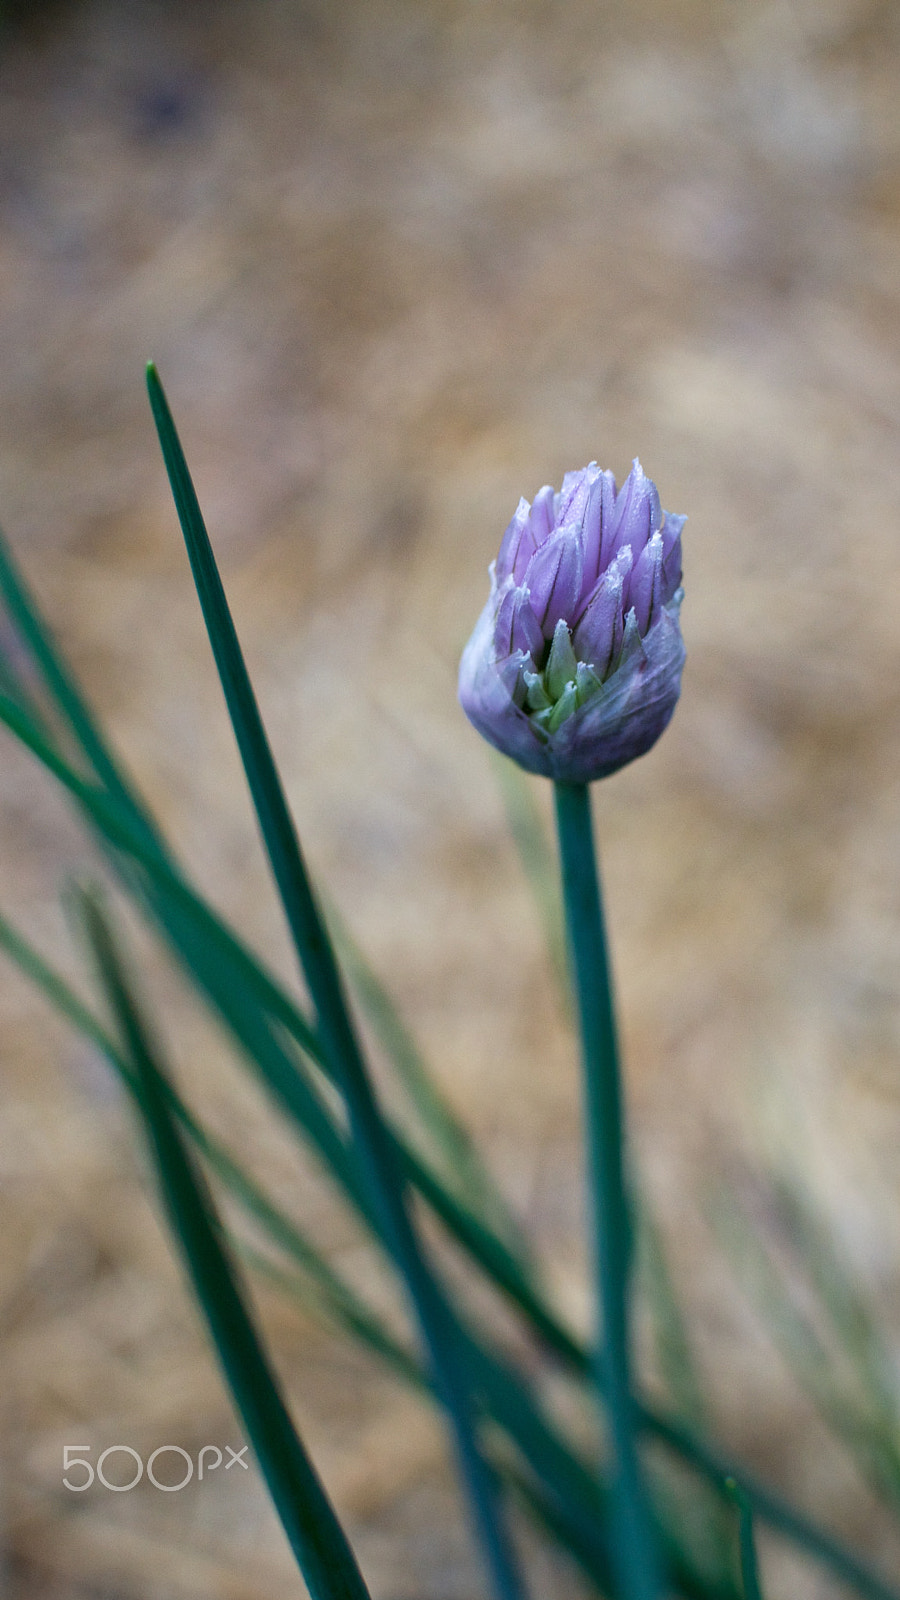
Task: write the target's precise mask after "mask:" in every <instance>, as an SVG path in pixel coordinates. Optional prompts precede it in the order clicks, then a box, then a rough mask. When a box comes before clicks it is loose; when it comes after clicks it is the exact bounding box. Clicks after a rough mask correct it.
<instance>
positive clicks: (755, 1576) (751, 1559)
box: [726, 1478, 763, 1600]
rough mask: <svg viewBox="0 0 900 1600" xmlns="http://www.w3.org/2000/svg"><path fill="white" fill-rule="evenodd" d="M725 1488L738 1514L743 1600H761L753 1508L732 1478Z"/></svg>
mask: <svg viewBox="0 0 900 1600" xmlns="http://www.w3.org/2000/svg"><path fill="white" fill-rule="evenodd" d="M726 1488H727V1489H728V1492H729V1494H730V1495H731V1496H732V1498H733V1500H734V1503H735V1505H736V1506H737V1512H738V1550H739V1556H740V1567H741V1584H742V1586H743V1590H744V1600H763V1594H762V1589H761V1587H760V1582H759V1563H758V1562H757V1559H756V1539H755V1537H754V1533H753V1507H752V1506H751V1504H750V1501H749V1499H748V1498H747V1495H746V1494H745V1493H744V1491H743V1489H741V1487H740V1485H739V1484H737V1483H735V1481H734V1479H733V1478H729V1479H728V1482H727V1484H726Z"/></svg>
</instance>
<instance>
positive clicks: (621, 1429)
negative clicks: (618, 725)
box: [554, 782, 662, 1600]
mask: <svg viewBox="0 0 900 1600" xmlns="http://www.w3.org/2000/svg"><path fill="white" fill-rule="evenodd" d="M554 788H555V798H556V823H557V833H558V837H559V850H560V862H561V867H562V881H563V899H564V903H565V912H566V929H567V933H568V939H569V951H570V959H571V966H572V977H573V987H574V990H575V999H576V1004H577V1010H578V1018H579V1023H580V1032H581V1054H582V1066H583V1072H584V1103H585V1137H586V1145H587V1165H588V1176H589V1184H590V1193H591V1198H592V1226H593V1238H592V1247H593V1268H594V1276H595V1283H596V1304H597V1307H598V1310H599V1312H600V1315H601V1318H602V1329H601V1330H598V1332H597V1335H596V1338H595V1346H594V1351H595V1355H594V1359H595V1367H596V1378H597V1385H598V1389H600V1390H601V1391H602V1392H603V1393H604V1395H605V1399H606V1407H607V1414H608V1417H609V1429H610V1438H611V1444H612V1457H613V1460H612V1489H613V1494H612V1536H613V1560H614V1564H615V1571H616V1575H617V1579H618V1593H619V1595H620V1596H621V1597H622V1600H659V1596H660V1594H661V1592H662V1591H661V1582H660V1573H659V1565H658V1559H657V1554H656V1540H655V1534H654V1529H653V1519H652V1515H651V1511H650V1505H649V1501H648V1498H647V1494H646V1490H645V1488H644V1483H643V1478H642V1473H641V1465H640V1460H639V1457H638V1451H637V1426H638V1419H637V1414H636V1407H635V1403H634V1398H633V1394H632V1386H631V1353H630V1319H629V1295H628V1280H629V1258H630V1254H631V1250H630V1241H631V1220H630V1216H629V1208H628V1199H627V1193H626V1182H625V1168H624V1115H623V1105H622V1087H621V1076H620V1071H619V1052H618V1041H617V1037H616V1024H615V1015H614V1012H613V1001H612V985H611V981H610V971H609V960H608V956H607V948H606V934H605V929H604V923H603V909H602V905H601V900H600V884H599V877H598V872H597V861H596V854H595V849H594V835H593V827H592V821H591V808H590V794H589V790H588V787H587V785H586V784H577V783H559V782H558V783H556V784H555V786H554Z"/></svg>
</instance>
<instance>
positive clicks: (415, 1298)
mask: <svg viewBox="0 0 900 1600" xmlns="http://www.w3.org/2000/svg"><path fill="white" fill-rule="evenodd" d="M147 388H148V392H149V396H150V404H151V408H152V410H153V417H154V421H155V422H156V428H157V432H158V434H159V440H160V445H161V447H162V453H163V458H164V460H165V463H166V469H167V471H168V474H169V482H170V484H171V486H172V493H173V495H174V498H175V505H176V508H177V511H178V517H179V521H180V523H181V528H182V532H183V534H184V539H185V544H186V546H187V550H188V556H189V559H190V563H191V570H192V572H193V575H194V583H195V585H196V588H197V594H198V597H199V600H200V605H201V608H202V611H203V617H204V621H205V623H206V629H207V633H208V635H209V641H210V646H211V648H212V652H213V657H214V659H215V663H216V668H217V670H218V673H219V678H220V681H221V684H222V690H223V693H224V695H225V701H226V705H227V707H228V713H229V716H230V718H231V723H232V727H233V729H234V734H235V738H236V741H237V745H238V750H239V751H240V756H241V760H242V762H243V766H244V772H245V775H246V778H247V784H248V787H249V789H250V794H251V797H252V800H253V806H254V810H255V811H256V816H257V821H258V824H259V828H260V833H261V835H262V840H263V844H264V847H265V851H266V854H267V856H268V859H269V864H270V866H271V869H272V874H273V877H274V879H275V883H276V886H277V889H278V893H279V897H280V899H281V903H282V907H283V909H284V913H285V916H286V918H287V922H288V926H289V928H290V930H291V935H292V938H293V941H294V945H295V948H296V951H297V955H298V958H299V960H300V963H301V966H302V968H303V971H304V973H305V975H306V980H307V983H308V984H309V988H310V992H311V994H312V998H313V1004H314V1006H315V1008H316V1014H317V1018H318V1028H319V1032H320V1035H321V1037H322V1042H323V1044H324V1046H325V1053H326V1056H327V1057H328V1059H329V1060H330V1062H331V1065H332V1067H333V1068H334V1070H335V1072H336V1073H337V1074H338V1077H339V1080H340V1083H341V1087H342V1089H343V1090H344V1094H345V1098H346V1101H347V1108H348V1112H349V1115H350V1123H351V1128H352V1131H353V1137H354V1141H355V1143H356V1146H357V1151H358V1154H359V1157H360V1162H361V1165H362V1167H363V1169H364V1171H365V1175H366V1179H367V1181H368V1185H369V1190H370V1195H371V1199H372V1204H373V1205H374V1206H375V1207H376V1208H377V1210H378V1211H379V1212H380V1213H381V1219H382V1226H383V1230H384V1235H385V1239H386V1243H387V1245H388V1248H389V1249H390V1251H391V1254H392V1255H393V1257H394V1260H395V1262H396V1265H397V1267H398V1269H399V1271H400V1273H401V1274H402V1276H403V1279H404V1281H405V1283H406V1287H407V1291H408V1294H409V1297H410V1300H411V1302H412V1305H413V1308H414V1310H415V1315H416V1319H417V1322H418V1325H419V1330H420V1333H421V1336H422V1338H423V1340H424V1342H425V1346H426V1348H427V1350H428V1356H429V1362H430V1364H431V1366H432V1367H433V1371H434V1376H435V1381H436V1383H437V1384H438V1386H439V1387H440V1389H441V1390H442V1392H443V1394H444V1396H445V1400H446V1406H447V1411H448V1414H449V1417H450V1420H451V1424H452V1431H453V1436H454V1440H455V1444H456V1450H457V1457H458V1462H459V1467H460V1472H461V1476H462V1482H463V1484H464V1487H465V1489H466V1494H467V1497H468V1501H469V1507H470V1511H471V1514H472V1520H473V1525H474V1528H475V1530H476V1532H477V1535H478V1539H479V1542H480V1545H481V1549H482V1553H483V1556H484V1560H485V1565H486V1568H487V1571H488V1573H489V1574H490V1577H491V1582H492V1585H493V1587H494V1589H495V1592H496V1594H497V1596H498V1600H519V1596H520V1595H522V1594H523V1593H524V1582H523V1578H522V1575H521V1573H520V1571H519V1564H518V1558H517V1556H516V1552H515V1549H514V1546H513V1544H512V1541H511V1539H510V1536H509V1533H508V1530H507V1528H506V1523H505V1518H504V1514H503V1511H502V1508H501V1505H500V1501H499V1497H498V1493H497V1485H496V1481H495V1478H494V1475H493V1472H492V1471H491V1470H490V1468H489V1465H488V1463H487V1461H486V1460H485V1458H484V1456H483V1455H482V1452H481V1449H480V1447H479V1443H478V1438H477V1423H476V1415H475V1408H474V1404H473V1399H472V1396H471V1394H470V1392H469V1386H468V1381H467V1377H466V1373H465V1369H464V1367H463V1366H462V1365H461V1363H460V1361H459V1358H458V1354H457V1350H456V1346H455V1327H454V1318H453V1315H452V1312H451V1310H450V1307H449V1306H448V1304H447V1302H446V1300H445V1299H444V1296H443V1293H442V1291H441V1289H440V1288H439V1286H438V1283H437V1280H436V1278H435V1277H434V1276H433V1274H432V1272H431V1269H430V1266H429V1264H428V1261H427V1259H426V1257H425V1255H424V1253H423V1251H422V1249H421V1247H420V1245H419V1241H418V1238H417V1235H416V1232H415V1229H414V1227H413V1223H412V1220H411V1216H410V1213H409V1210H408V1207H407V1200H406V1184H405V1179H404V1178H403V1175H402V1172H401V1171H400V1170H399V1169H398V1167H397V1164H396V1161H395V1156H394V1147H393V1143H392V1141H391V1139H390V1137H389V1135H388V1133H387V1130H386V1128H385V1125H384V1123H383V1122H382V1119H381V1115H380V1112H379V1110H378V1107H377V1104H376V1101H375V1096H374V1092H373V1090H372V1086H371V1084H370V1081H369V1078H368V1074H367V1071H366V1068H365V1064H364V1062H363V1058H362V1055H361V1053H360V1050H359V1046H358V1043H357V1039H356V1034H355V1030H354V1028H353V1024H352V1021H351V1018H350V1014H349V1011H348V1009H347V1005H346V1002H345V999H344V994H343V987H342V984H341V980H340V975H339V972H338V969H337V964H336V961H335V958H334V952H333V950H332V948H331V943H330V941H329V938H328V934H327V930H326V928H325V926H324V923H323V921H322V918H321V916H320V914H319V910H318V907H317V906H316V902H315V898H314V895H313V891H312V886H311V884H310V881H309V877H308V874H307V871H306V867H305V864H304V861H303V856H302V854H301V850H300V843H299V840H298V838H297V833H296V829H295V827H294V823H293V818H292V817H291V814H290V811H289V809H288V805H287V801H286V799H285V795H284V791H283V788H282V785H281V780H280V778H279V775H278V770H277V768H276V765H275V761H274V758H273V755H272V751H271V748H270V746H269V741H268V738H267V736H266V733H265V729H264V727H263V723H262V718H261V716H260V713H259V708H258V706H257V703H256V697H255V695H254V693H253V688H252V685H251V683H250V678H249V674H248V672H247V669H246V666H245V664H244V658H243V655H242V653H241V648H240V645H239V643H238V638H237V634H236V632H235V628H234V623H233V622H232V619H231V613H230V611H229V608H228V602H227V600H226V598H225V591H224V589H223V587H222V582H221V579H220V577H219V572H218V568H217V566H216V562H215V557H214V556H213V552H212V546H211V545H210V542H209V537H208V535H207V532H206V527H205V524H204V522H203V517H202V514H201V511H200V506H199V503H198V500H197V496H196V493H195V491H194V486H193V483H192V481H191V476H190V472H189V470H188V466H187V462H186V461H185V458H184V453H183V451H182V448H181V443H180V441H179V438H178V434H177V432H176V429H175V424H174V421H173V419H172V415H171V412H170V410H169V406H168V403H167V401H166V398H165V395H164V393H163V389H162V385H161V383H160V381H159V377H158V374H157V372H156V368H155V367H154V366H153V365H152V363H151V365H150V366H149V367H148V369H147Z"/></svg>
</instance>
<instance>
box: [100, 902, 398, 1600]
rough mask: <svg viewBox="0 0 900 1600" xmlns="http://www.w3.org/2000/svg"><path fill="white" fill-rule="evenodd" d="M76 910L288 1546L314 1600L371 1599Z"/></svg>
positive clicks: (113, 958)
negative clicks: (104, 991) (92, 955)
mask: <svg viewBox="0 0 900 1600" xmlns="http://www.w3.org/2000/svg"><path fill="white" fill-rule="evenodd" d="M82 907H83V915H84V919H85V926H86V929H87V933H88V937H89V939H90V942H91V945H92V948H93V951H94V955H95V958H96V961H97V965H98V968H99V972H100V977H101V981H102V983H103V985H104V988H105V990H106V992H107V996H108V999H109V1003H110V1007H111V1009H112V1011H113V1014H114V1016H115V1018H116V1022H117V1025H118V1028H119V1030H120V1032H121V1034H122V1037H123V1041H124V1043H125V1046H126V1049H127V1053H128V1056H129V1058H130V1060H131V1062H132V1065H133V1070H134V1074H135V1087H136V1096H137V1102H138V1106H139V1109H140V1112H141V1114H142V1117H143V1120H144V1124H145V1131H146V1133H147V1136H148V1140H149V1143H150V1147H151V1150H152V1152H153V1156H154V1162H155V1166H156V1172H157V1176H158V1179H159V1184H160V1188H161V1191H162V1195H163V1199H164V1202H165V1206H166V1210H167V1212H168V1215H169V1221H170V1224H171V1227H172V1230H173V1233H174V1234H175V1237H176V1239H177V1240H178V1243H179V1245H180V1248H181V1253H182V1255H183V1258H184V1261H185V1264H186V1266H187V1269H188V1274H189V1276H190V1279H191V1282H192V1284H193V1287H194V1292H195V1294H196V1296H197V1299H198V1301H199V1303H200V1306H201V1308H202V1310H203V1314H204V1316H205V1319H206V1323H207V1326H208V1328H209V1331H210V1334H211V1337H212V1340H213V1343H214V1345H215V1347H216V1350H217V1352H218V1356H219V1360H220V1362H221V1365H222V1368H223V1371H224V1373H225V1377H226V1379H227V1382H228V1385H229V1388H230V1390H231V1393H232V1396H233V1398H234V1402H235V1405H236V1407H237V1409H238V1412H239V1413H240V1416H241V1418H242V1419H243V1423H244V1426H245V1428H246V1429H247V1434H248V1436H249V1439H250V1443H251V1445H252V1446H253V1449H254V1452H255V1454H256V1457H257V1460H258V1461H259V1464H260V1467H261V1469H262V1473H263V1476H264V1478H265V1480H266V1482H267V1484H268V1486H269V1492H270V1493H271V1495H272V1499H273V1501H274V1503H275V1507H276V1510H277V1511H278V1514H279V1516H280V1518H281V1522H282V1526H283V1527H284V1530H285V1533H286V1534H287V1537H288V1540H289V1542H290V1545H291V1548H292V1550H293V1551H294V1554H295V1556H296V1558H297V1561H298V1563H299V1565H300V1568H301V1571H302V1572H303V1575H304V1578H305V1579H306V1582H307V1584H308V1585H309V1589H310V1593H311V1594H312V1596H313V1600H369V1594H368V1590H367V1588H366V1585H365V1582H364V1581H363V1577H362V1574H361V1572H360V1570H359V1567H358V1566H357V1563H356V1560H355V1557H354V1555H353V1552H352V1550H351V1548H350V1545H349V1543H348V1541H347V1538H346V1535H345V1534H344V1531H343V1529H342V1528H341V1525H340V1523H339V1522H338V1519H337V1517H336V1515H335V1513H334V1510H333V1508H332V1506H331V1502H330V1501H329V1499H328V1496H327V1494H326V1493H325V1489H324V1488H323V1485H322V1483H321V1480H320V1479H319V1476H318V1474H317V1472H316V1470H315V1468H314V1466H313V1464H312V1462H311V1461H310V1459H309V1456H308V1455H307V1453H306V1450H305V1449H304V1446H303V1444H302V1442H301V1440H300V1438H299V1435H298V1434H297V1432H296V1430H295V1428H294V1426H293V1423H292V1421H291V1419H290V1416H289V1414H288V1410H287V1407H286V1405H285V1403H284V1400H283V1398H282V1396H281V1392H280V1389H279V1386H278V1383H277V1380H276V1378H275V1376H274V1373H273V1371H272V1369H271V1367H270V1365H269V1361H268V1358H267V1356H266V1354H265V1351H264V1349H263V1346H262V1344H261V1342H260V1339H259V1336H258V1334H257V1331H256V1328H255V1327H254V1324H253V1321H252V1318H251V1316H250V1313H249V1311H248V1309H247V1307H246V1305H245V1302H244V1297H243V1295H242V1293H241V1290H240V1288H239V1284H238V1278H237V1273H236V1269H235V1267H234V1265H233V1264H232V1262H231V1261H230V1260H229V1257H228V1253H227V1247H226V1245H225V1241H224V1234H223V1231H222V1228H221V1224H220V1222H219V1218H218V1215H217V1213H216V1210H215V1207H214V1205H213V1201H212V1199H211V1197H210V1195H209V1192H208V1190H207V1189H206V1185H205V1183H204V1181H203V1179H202V1176H201V1174H200V1172H199V1170H198V1169H197V1168H196V1167H195V1166H194V1164H193V1162H192V1161H191V1158H190V1156H189V1154H188V1151H187V1149H186V1147H185V1145H184V1144H183V1142H182V1138H181V1135H180V1134H179V1132H178V1129H177V1127H176V1124H175V1121H174V1119H173V1117H172V1115H171V1112H170V1109H169V1097H168V1095H167V1094H166V1092H165V1089H164V1086H163V1085H164V1082H165V1073H164V1071H163V1069H162V1067H161V1066H160V1065H159V1064H158V1062H157V1060H156V1058H155V1050H154V1047H153V1046H152V1045H151V1044H150V1042H149V1039H148V1036H147V1033H146V1030H145V1027H144V1024H143V1022H142V1019H141V1017H140V1015H139V1013H138V1009H137V1006H136V1003H135V1002H134V1000H133V998H132V996H131V993H130V989H129V986H128V984H127V982H126V979H125V976H124V972H123V969H122V965H121V962H120V959H119V956H118V954H117V952H116V949H115V945H114V943H113V939H112V935H111V933H110V930H109V927H108V924H107V921H106V918H105V916H104V914H103V913H102V912H101V910H100V907H99V904H98V903H97V901H96V900H95V899H93V898H92V897H90V896H88V895H85V896H83V898H82Z"/></svg>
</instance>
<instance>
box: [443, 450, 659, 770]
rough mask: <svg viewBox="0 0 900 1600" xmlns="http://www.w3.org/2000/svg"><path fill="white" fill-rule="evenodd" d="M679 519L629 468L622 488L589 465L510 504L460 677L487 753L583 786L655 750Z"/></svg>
mask: <svg viewBox="0 0 900 1600" xmlns="http://www.w3.org/2000/svg"><path fill="white" fill-rule="evenodd" d="M684 522H685V518H684V517H681V516H674V515H673V514H672V513H671V512H667V511H663V510H662V508H661V506H660V503H659V495H658V494H657V492H656V485H655V484H654V483H652V482H651V480H650V479H649V478H647V477H645V475H644V472H643V470H642V468H641V464H640V462H639V461H635V463H634V466H633V467H632V469H631V471H630V473H629V474H628V477H627V478H626V479H625V482H624V483H623V485H622V488H621V489H619V490H617V489H616V480H615V478H614V477H613V475H612V473H611V472H601V471H600V469H599V467H598V466H597V463H596V462H595V461H592V462H591V464H590V466H588V467H584V468H583V469H582V470H581V471H580V472H567V473H566V476H565V477H564V479H563V484H562V489H561V490H560V491H559V492H558V493H555V492H554V491H553V489H552V488H550V487H549V485H548V486H546V487H545V488H543V489H541V490H539V492H538V493H537V494H536V495H535V498H534V503H533V505H529V503H528V501H527V500H520V501H519V504H518V507H517V509H516V512H515V515H514V517H513V519H512V521H511V522H510V524H509V527H508V528H507V530H506V533H505V534H504V536H503V541H502V543H501V545H500V553H499V555H498V556H497V560H496V561H495V562H493V563H492V565H491V569H490V573H491V593H490V598H489V599H488V602H487V605H486V606H485V608H484V611H483V612H482V614H481V617H480V618H479V620H478V623H477V625H476V628H475V632H474V633H473V634H472V637H471V639H470V640H469V643H468V644H467V646H466V648H465V651H464V652H463V658H462V662H461V664H460V669H459V698H460V701H461V703H462V707H463V710H464V711H465V713H466V716H467V717H468V718H469V720H470V722H472V723H474V725H475V727H476V728H477V729H478V731H479V733H482V734H483V735H484V737H485V738H486V739H487V740H488V741H489V742H490V743H491V744H493V745H495V746H496V748H497V749H498V750H502V751H503V753H504V754H505V755H508V756H512V758H513V760H514V761H518V762H519V764H520V766H523V767H526V768H527V769H528V771H529V772H540V773H543V774H544V776H545V777H548V778H556V779H557V780H559V781H560V782H563V783H590V782H591V781H592V780H593V779H594V778H604V777H607V776H608V775H609V774H610V773H611V772H616V771H618V769H619V767H623V766H625V764H626V763H627V762H629V761H633V760H634V759H635V757H636V756H641V755H643V754H644V752H645V751H647V750H649V749H650V746H651V745H652V744H654V743H655V742H656V740H657V739H658V738H659V735H660V734H661V733H662V731H663V729H664V728H665V727H666V725H667V724H668V722H669V720H670V718H671V716H672V713H673V711H674V710H675V705H676V702H677V700H678V695H679V692H680V689H681V670H682V667H683V665H684V645H683V643H682V638H681V629H680V626H679V621H678V613H679V610H680V608H681V600H682V595H683V590H682V588H681V530H682V528H683V526H684Z"/></svg>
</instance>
